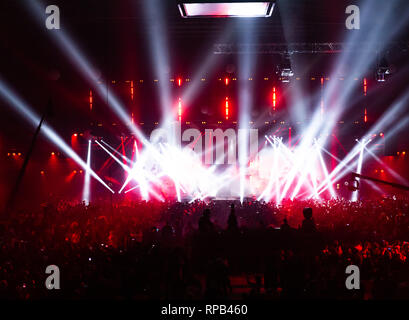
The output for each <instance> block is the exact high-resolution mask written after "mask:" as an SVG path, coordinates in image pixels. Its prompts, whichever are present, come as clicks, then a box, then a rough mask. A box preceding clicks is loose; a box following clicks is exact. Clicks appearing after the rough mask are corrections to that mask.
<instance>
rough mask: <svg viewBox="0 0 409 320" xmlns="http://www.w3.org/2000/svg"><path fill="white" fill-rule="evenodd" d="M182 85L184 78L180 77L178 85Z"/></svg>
mask: <svg viewBox="0 0 409 320" xmlns="http://www.w3.org/2000/svg"><path fill="white" fill-rule="evenodd" d="M181 85H182V78H178V86H179V87H180V86H181Z"/></svg>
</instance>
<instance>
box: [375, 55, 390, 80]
mask: <svg viewBox="0 0 409 320" xmlns="http://www.w3.org/2000/svg"><path fill="white" fill-rule="evenodd" d="M390 74H391V71H390V69H389V65H388V62H387V61H386V58H385V57H383V58H382V59H381V60H380V61H379V63H378V65H377V68H376V74H375V77H376V81H378V82H385V81H386V76H387V75H390Z"/></svg>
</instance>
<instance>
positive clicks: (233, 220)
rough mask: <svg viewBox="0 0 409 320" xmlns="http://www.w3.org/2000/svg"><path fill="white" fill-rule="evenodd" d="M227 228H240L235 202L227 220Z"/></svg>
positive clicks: (235, 229)
mask: <svg viewBox="0 0 409 320" xmlns="http://www.w3.org/2000/svg"><path fill="white" fill-rule="evenodd" d="M227 230H229V231H237V230H238V224H237V217H236V213H235V210H234V203H232V204H231V206H230V215H229V218H228V220H227Z"/></svg>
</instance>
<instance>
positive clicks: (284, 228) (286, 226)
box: [280, 218, 291, 232]
mask: <svg viewBox="0 0 409 320" xmlns="http://www.w3.org/2000/svg"><path fill="white" fill-rule="evenodd" d="M290 229H291V227H290V225H289V224H288V221H287V219H286V218H284V220H283V224H282V225H281V226H280V230H281V231H285V232H286V231H290Z"/></svg>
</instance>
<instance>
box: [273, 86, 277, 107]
mask: <svg viewBox="0 0 409 320" xmlns="http://www.w3.org/2000/svg"><path fill="white" fill-rule="evenodd" d="M276 106H277V93H276V87H273V111H276Z"/></svg>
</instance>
